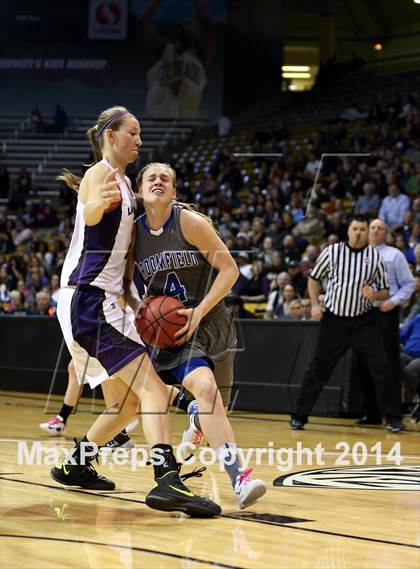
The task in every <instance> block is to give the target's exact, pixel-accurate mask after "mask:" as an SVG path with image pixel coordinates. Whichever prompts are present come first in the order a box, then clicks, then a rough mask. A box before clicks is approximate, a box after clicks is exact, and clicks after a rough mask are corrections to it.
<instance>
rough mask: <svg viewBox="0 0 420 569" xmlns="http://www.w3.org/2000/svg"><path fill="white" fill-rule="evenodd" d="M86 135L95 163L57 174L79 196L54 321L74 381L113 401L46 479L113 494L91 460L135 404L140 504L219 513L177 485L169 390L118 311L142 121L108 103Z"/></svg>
mask: <svg viewBox="0 0 420 569" xmlns="http://www.w3.org/2000/svg"><path fill="white" fill-rule="evenodd" d="M88 136H89V139H90V141H91V144H92V148H93V151H94V156H95V160H96V163H95V164H94V165H93V166H91V167H90V168H89V169H88V170H87V172H86V173H85V175H84V177H83V179H82V180H80V179H79V178H77V177H76V176H74V175H73V174H71V173H70V172H65V173H64V174H63V176H62V179H63V180H64V181H65V182H66V183H67V184H68V185H69V186H70V187H72V188H73V189H75V190H77V191H78V203H77V210H76V220H75V227H74V233H73V236H72V240H71V243H70V247H69V251H68V253H67V256H66V259H65V262H64V265H63V271H62V276H61V287H62V292H61V294H60V298H59V302H58V308H57V315H58V318H59V321H60V325H61V328H62V331H63V335H64V338H65V340H66V343H67V346H68V348H69V351H70V353H71V355H72V357H73V361H74V366H75V370H76V374H77V377H78V379H79V381H84V380H87V381H88V382H89V384H90V386H91V387H92V388H93V387H95V386H97V385H99V384H103V385H104V386H106V389H108V390H109V392H110V395H111V396H112V397H113V401H114V405H113V408H112V409H107V410H106V411H105V412H104V413H103V414H102V415H100V416H99V417H98V418H97V420H96V421H95V422H94V424H93V425H92V427H91V428H90V429H89V431H88V432H87V434H86V435H85V436H84V437H83V438H82V439H81V441H79V442H78V443H77V444H76V447H75V449H73V452H72V456H71V457H66V458H65V459H64V460H63V461H62V462H60V463H58V464H57V465H56V466H55V467H54V468H52V469H51V476H52V478H53V479H54V480H56V481H57V482H60V483H61V484H64V485H68V486H81V487H82V488H88V489H94V490H113V489H114V488H115V484H114V483H113V482H112V481H110V480H108V479H106V478H105V477H104V476H100V475H99V474H98V473H97V472H96V470H95V469H94V467H93V465H92V460H93V458H94V457H95V455H97V453H98V447H99V446H101V445H103V444H105V443H106V442H107V441H108V440H110V439H111V438H112V437H113V436H114V435H116V434H117V433H119V432H120V431H121V429H122V428H123V427H124V426H125V425H127V424H129V423H130V422H131V421H132V420H133V419H134V418H135V414H136V411H137V408H138V406H139V402H141V408H142V413H143V420H142V423H143V429H144V434H145V437H146V440H147V442H148V443H149V444H150V446H151V448H152V451H151V454H152V464H153V468H154V475H155V485H154V488H153V489H152V490H151V491H150V492H149V494H148V495H147V496H146V504H147V505H148V506H150V507H151V508H155V509H158V510H164V511H174V510H178V511H182V512H185V513H186V514H188V515H191V516H206V517H211V516H215V515H218V514H219V513H220V512H221V509H220V506H218V505H217V504H215V503H214V502H212V501H211V500H207V499H205V498H201V497H199V496H196V495H195V494H194V493H193V492H191V491H190V490H189V489H188V488H187V487H186V486H184V484H183V483H182V482H181V479H180V477H179V467H178V464H177V462H176V460H175V456H174V454H173V449H172V446H171V444H170V443H171V433H170V423H169V414H168V396H167V389H166V386H165V385H164V383H163V382H162V381H161V380H160V379H159V377H158V376H157V374H156V372H155V371H154V368H153V365H152V364H151V362H150V359H149V357H148V355H147V353H146V348H145V346H144V344H143V343H142V341H141V339H140V338H139V336H138V334H137V332H136V330H135V326H134V324H133V320H132V319H130V318H127V317H126V315H125V313H124V312H123V311H122V309H121V307H120V305H119V294H120V292H121V291H122V288H123V277H124V272H125V265H126V258H127V253H128V250H129V246H130V242H131V237H132V232H133V226H134V212H135V206H136V203H135V196H134V194H133V192H132V190H131V187H130V183H129V180H128V178H127V177H126V176H125V169H126V167H127V165H128V164H129V163H130V162H133V161H134V160H136V158H137V155H138V152H139V148H140V146H141V139H140V125H139V123H138V121H137V119H136V118H135V117H134V116H133V115H132V114H131V113H130V112H129V111H128V110H127V109H125V108H124V107H112V108H111V109H107V110H106V111H104V112H102V113H101V115H100V116H99V119H98V123H97V125H96V126H95V127H93V128H91V129H89V131H88Z"/></svg>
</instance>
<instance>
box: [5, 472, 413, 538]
mask: <svg viewBox="0 0 420 569" xmlns="http://www.w3.org/2000/svg"><path fill="white" fill-rule="evenodd" d="M0 480H7V481H8V482H18V483H20V484H29V485H32V486H41V487H44V488H49V489H51V488H52V489H53V490H59V491H61V492H63V491H64V492H74V493H76V494H89V495H91V496H96V497H98V496H99V497H102V498H108V499H109V500H121V501H122V502H131V503H133V504H146V502H144V501H143V500H133V499H131V498H123V497H122V496H111V495H109V494H102V493H98V492H90V491H89V490H76V489H74V488H69V487H67V488H66V487H64V488H60V487H58V486H52V485H51V484H41V483H39V482H28V481H27V480H16V479H14V478H4V477H1V476H0ZM219 518H225V519H235V520H237V519H241V520H243V521H245V522H252V523H257V524H267V525H271V526H277V527H282V528H287V529H291V530H296V531H306V532H311V533H317V534H321V535H331V536H334V537H345V538H348V539H355V540H359V541H368V542H371V543H382V544H384V545H397V546H399V547H411V548H415V549H420V546H419V545H414V544H411V543H401V542H399V541H388V540H385V539H376V538H370V537H362V536H358V535H351V534H346V533H337V532H332V531H325V530H320V529H312V528H302V527H298V526H289V525H287V524H278V523H274V522H269V521H263V520H262V519H247V518H246V517H241V514H240V513H238V514H221V515H220V516H219Z"/></svg>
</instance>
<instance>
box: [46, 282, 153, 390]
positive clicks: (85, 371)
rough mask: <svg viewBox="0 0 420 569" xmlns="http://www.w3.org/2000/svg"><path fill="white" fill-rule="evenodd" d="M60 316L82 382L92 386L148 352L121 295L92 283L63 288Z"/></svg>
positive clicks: (59, 304)
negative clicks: (121, 305)
mask: <svg viewBox="0 0 420 569" xmlns="http://www.w3.org/2000/svg"><path fill="white" fill-rule="evenodd" d="M57 316H58V320H59V322H60V326H61V330H62V332H63V335H64V339H65V341H66V344H67V347H68V349H69V352H70V354H71V356H72V357H73V360H74V366H75V369H76V375H77V379H78V381H79V383H80V384H82V383H89V385H90V386H91V388H92V389H93V388H94V387H96V386H97V385H99V384H100V383H102V382H103V381H105V380H106V379H108V378H109V377H111V376H112V375H114V374H116V373H117V372H118V370H120V369H122V368H123V367H124V366H126V365H127V364H128V363H129V362H131V361H132V360H134V359H135V358H137V357H138V356H140V355H142V354H144V353H145V352H146V348H145V346H144V344H143V342H142V341H141V339H140V337H139V335H138V333H137V330H136V328H135V326H134V315H133V314H131V316H130V315H128V314H126V313H125V312H124V311H123V310H122V309H121V307H120V305H119V300H118V295H116V294H111V293H109V292H107V291H105V290H102V289H100V288H97V287H93V286H83V287H79V288H77V289H76V288H62V289H61V291H60V296H59V298H58V305H57Z"/></svg>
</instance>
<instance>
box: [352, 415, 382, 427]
mask: <svg viewBox="0 0 420 569" xmlns="http://www.w3.org/2000/svg"><path fill="white" fill-rule="evenodd" d="M354 424H355V425H358V426H359V427H364V426H365V425H382V418H381V417H371V416H369V415H365V416H364V417H362V418H361V419H357V421H355V422H354Z"/></svg>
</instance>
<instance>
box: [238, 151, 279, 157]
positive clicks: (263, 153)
mask: <svg viewBox="0 0 420 569" xmlns="http://www.w3.org/2000/svg"><path fill="white" fill-rule="evenodd" d="M232 156H234V157H235V158H237V157H238V156H283V154H279V153H275V152H272V153H270V154H267V153H266V152H234V153H233V154H232Z"/></svg>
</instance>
